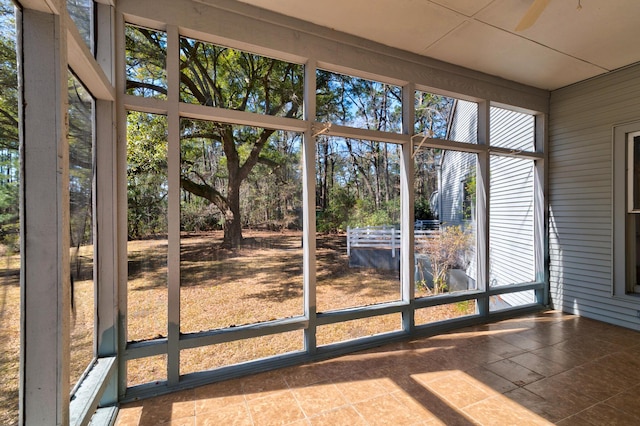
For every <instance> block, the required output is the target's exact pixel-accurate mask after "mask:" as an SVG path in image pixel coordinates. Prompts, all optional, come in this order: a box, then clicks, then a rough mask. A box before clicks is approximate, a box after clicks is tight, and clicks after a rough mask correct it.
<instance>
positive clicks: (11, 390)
mask: <svg viewBox="0 0 640 426" xmlns="http://www.w3.org/2000/svg"><path fill="white" fill-rule="evenodd" d="M0 262H1V263H0V298H1V299H0V303H1V305H0V389H2V392H0V424H2V425H11V424H17V423H18V382H19V367H20V365H19V362H20V259H19V257H18V256H5V257H4V258H2V259H1V260H0Z"/></svg>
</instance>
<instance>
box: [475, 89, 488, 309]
mask: <svg viewBox="0 0 640 426" xmlns="http://www.w3.org/2000/svg"><path fill="white" fill-rule="evenodd" d="M490 107H491V105H490V104H489V102H488V101H483V102H479V103H478V145H482V146H484V147H485V149H484V150H482V151H480V152H478V170H477V174H476V179H477V183H476V206H477V207H476V209H477V212H476V214H477V219H476V238H477V256H478V258H477V262H478V272H477V274H478V275H477V279H478V283H477V288H478V290H483V291H484V297H482V298H480V299H479V300H478V311H479V313H480V315H482V316H486V315H489V221H490V218H489V196H490V195H489V164H490V162H489V151H488V147H489V142H490V141H489V133H490V132H489V116H490V113H489V111H490Z"/></svg>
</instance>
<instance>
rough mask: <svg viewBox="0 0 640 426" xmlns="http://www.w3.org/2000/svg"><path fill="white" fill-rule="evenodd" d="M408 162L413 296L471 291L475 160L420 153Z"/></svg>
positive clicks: (458, 155) (473, 281)
mask: <svg viewBox="0 0 640 426" xmlns="http://www.w3.org/2000/svg"><path fill="white" fill-rule="evenodd" d="M414 158H415V180H414V194H415V195H414V196H415V205H414V209H415V217H416V222H415V225H414V239H415V246H416V248H415V278H414V279H415V283H416V287H415V295H416V297H423V296H431V295H436V294H441V293H445V292H449V293H451V292H459V291H467V290H474V289H475V288H476V266H477V262H476V162H477V155H476V154H470V153H466V152H459V151H447V150H441V149H421V150H419V151H417V152H416V155H415V157H414Z"/></svg>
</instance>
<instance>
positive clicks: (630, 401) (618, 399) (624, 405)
mask: <svg viewBox="0 0 640 426" xmlns="http://www.w3.org/2000/svg"><path fill="white" fill-rule="evenodd" d="M639 394H640V386H636V387H635V388H632V389H629V390H626V391H625V392H621V393H619V394H617V395H614V396H612V397H611V398H609V399H607V400H606V401H605V402H606V404H607V405H610V406H612V407H615V408H617V409H619V410H623V411H625V412H627V413H629V414H631V415H633V416H636V417H638V418H640V404H638V395H639ZM639 424H640V423H639Z"/></svg>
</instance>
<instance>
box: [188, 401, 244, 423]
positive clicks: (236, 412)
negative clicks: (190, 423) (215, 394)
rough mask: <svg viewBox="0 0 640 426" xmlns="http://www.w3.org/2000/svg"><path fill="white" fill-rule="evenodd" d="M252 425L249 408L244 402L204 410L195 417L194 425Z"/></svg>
mask: <svg viewBox="0 0 640 426" xmlns="http://www.w3.org/2000/svg"><path fill="white" fill-rule="evenodd" d="M218 425H229V426H252V425H253V421H252V420H251V415H250V414H249V409H248V408H247V405H246V404H245V403H244V402H241V403H237V404H228V405H226V406H220V407H216V409H215V410H205V411H204V412H203V413H200V414H198V415H197V417H196V426H218Z"/></svg>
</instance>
